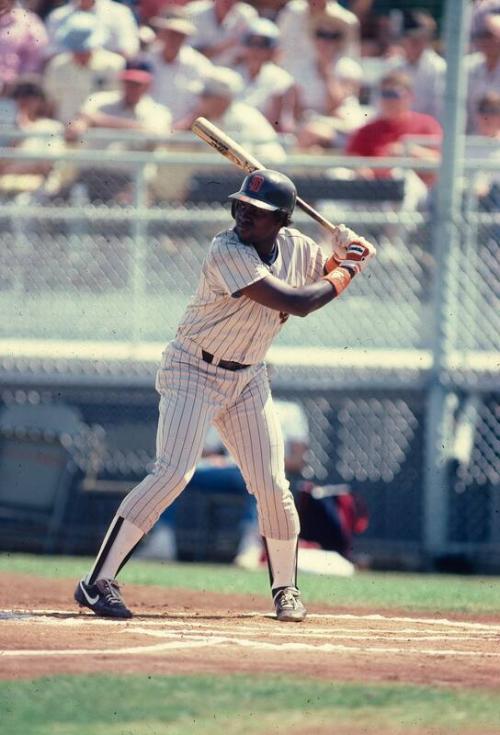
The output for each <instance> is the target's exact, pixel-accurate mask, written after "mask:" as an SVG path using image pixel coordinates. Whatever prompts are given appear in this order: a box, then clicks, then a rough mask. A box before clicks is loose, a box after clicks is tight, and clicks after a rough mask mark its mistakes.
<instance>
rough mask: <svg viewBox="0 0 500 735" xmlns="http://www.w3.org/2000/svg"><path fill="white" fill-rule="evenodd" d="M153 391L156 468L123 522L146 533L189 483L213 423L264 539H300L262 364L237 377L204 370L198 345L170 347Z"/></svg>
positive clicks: (125, 509) (134, 494)
mask: <svg viewBox="0 0 500 735" xmlns="http://www.w3.org/2000/svg"><path fill="white" fill-rule="evenodd" d="M156 389H157V391H158V392H159V394H160V407H159V420H158V431H157V437H156V461H155V464H154V467H153V469H152V471H151V473H150V474H149V475H147V476H146V477H145V478H144V480H143V481H142V482H141V483H140V484H139V485H137V486H136V487H135V488H134V489H133V490H131V491H130V493H129V494H128V495H127V496H126V498H125V499H124V500H123V502H122V504H121V505H120V508H119V509H118V514H119V515H121V516H123V517H124V518H127V519H128V520H129V521H130V522H131V523H134V524H135V525H136V526H138V527H139V528H141V529H142V530H143V531H144V533H147V532H148V531H149V530H150V528H151V527H152V526H153V525H154V524H155V523H156V521H157V520H158V518H159V516H160V515H161V513H162V512H163V511H164V510H165V508H167V507H168V506H169V505H170V504H171V503H172V502H173V501H174V500H175V498H176V497H177V496H178V495H179V494H180V493H181V492H182V490H183V489H184V487H185V486H186V484H187V483H188V482H189V481H190V479H191V478H192V476H193V474H194V471H195V468H196V464H197V462H198V461H199V459H200V457H201V452H202V449H203V444H204V441H205V436H206V433H207V430H208V427H209V426H210V424H211V423H213V424H214V425H215V426H216V428H217V429H218V431H219V433H220V435H221V437H222V439H223V441H224V443H225V445H226V447H227V448H228V450H229V451H230V453H231V454H232V456H233V457H234V459H235V461H236V462H237V463H238V465H239V467H240V469H241V472H242V475H243V477H244V479H245V482H246V485H247V488H248V489H249V491H250V492H251V493H252V494H254V495H255V498H256V500H257V509H258V517H259V527H260V532H261V534H262V535H263V536H266V537H267V538H274V539H291V538H294V537H295V536H297V535H298V533H299V519H298V514H297V510H296V508H295V503H294V500H293V496H292V494H291V491H290V488H289V484H288V481H287V479H286V477H285V467H284V447H283V437H282V433H281V427H280V424H279V420H278V418H277V416H276V413H275V410H274V406H273V402H272V398H271V391H270V387H269V380H268V376H267V370H266V367H265V364H264V363H260V364H258V365H253V366H251V367H249V368H246V369H244V370H239V371H234V372H233V371H229V370H225V369H223V368H219V367H216V366H214V365H212V364H208V363H206V362H204V361H203V360H202V358H201V349H199V348H198V347H197V346H195V345H193V343H182V344H181V343H179V342H172V343H170V344H169V346H168V347H167V349H166V351H165V352H164V354H163V358H162V362H161V365H160V368H159V370H158V372H157V376H156Z"/></svg>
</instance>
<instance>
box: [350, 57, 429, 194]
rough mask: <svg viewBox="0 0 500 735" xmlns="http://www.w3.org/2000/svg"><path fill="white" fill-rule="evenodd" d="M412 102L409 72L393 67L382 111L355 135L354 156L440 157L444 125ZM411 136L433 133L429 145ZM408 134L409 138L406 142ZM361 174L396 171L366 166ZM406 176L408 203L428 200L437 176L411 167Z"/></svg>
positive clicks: (381, 101)
mask: <svg viewBox="0 0 500 735" xmlns="http://www.w3.org/2000/svg"><path fill="white" fill-rule="evenodd" d="M412 103H413V87H412V82H411V79H410V77H409V76H408V75H407V74H404V73H403V72H401V71H393V72H390V73H389V74H387V75H386V76H384V77H383V79H382V80H381V83H380V87H379V111H378V114H377V116H376V117H375V118H374V119H373V120H372V121H371V122H369V123H367V124H366V125H363V126H362V127H361V128H360V129H359V130H357V131H356V132H355V133H354V134H353V135H352V136H351V138H350V139H349V141H348V143H347V147H346V152H347V153H348V154H349V155H354V156H370V157H371V156H373V157H375V156H396V157H397V156H408V155H409V156H411V157H414V158H417V159H427V160H437V159H438V158H439V156H440V152H439V150H438V146H439V141H440V140H441V138H442V128H441V125H440V124H439V122H438V121H437V120H436V119H435V118H434V117H431V116H430V115H425V114H423V113H421V112H414V111H413V110H412V109H411V107H412ZM411 136H418V137H421V136H425V137H429V145H423V144H422V143H421V142H418V143H411ZM405 138H409V140H408V141H407V142H406V143H405ZM358 175H361V176H363V177H364V178H368V179H373V178H377V177H387V176H391V175H392V173H391V172H390V171H387V170H385V169H384V170H381V169H369V168H365V169H362V170H359V171H358ZM398 175H400V174H398ZM405 179H406V195H405V206H406V207H408V208H414V207H418V206H421V205H422V204H424V202H425V201H426V199H427V193H428V187H429V186H430V185H431V184H432V183H433V181H434V176H429V175H424V174H422V175H419V176H417V175H415V174H414V173H413V172H412V171H409V172H408V174H405Z"/></svg>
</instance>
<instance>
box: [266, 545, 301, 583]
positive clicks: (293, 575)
mask: <svg viewBox="0 0 500 735" xmlns="http://www.w3.org/2000/svg"><path fill="white" fill-rule="evenodd" d="M266 546H267V556H268V561H269V569H270V572H271V579H272V582H271V589H273V590H274V589H276V588H277V587H295V586H296V585H297V536H295V537H294V538H290V539H284V540H283V539H276V538H266Z"/></svg>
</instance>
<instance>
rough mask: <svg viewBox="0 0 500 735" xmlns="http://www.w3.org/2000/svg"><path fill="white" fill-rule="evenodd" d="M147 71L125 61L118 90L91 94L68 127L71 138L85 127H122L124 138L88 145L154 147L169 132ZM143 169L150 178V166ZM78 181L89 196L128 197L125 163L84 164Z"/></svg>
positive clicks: (166, 112) (143, 66) (141, 64)
mask: <svg viewBox="0 0 500 735" xmlns="http://www.w3.org/2000/svg"><path fill="white" fill-rule="evenodd" d="M151 71H152V70H151V67H150V66H149V65H148V64H146V63H145V62H143V61H139V62H133V61H131V62H128V63H127V66H126V68H125V69H124V70H123V71H122V72H121V73H120V81H121V89H120V90H117V91H111V92H99V93H97V94H94V95H92V96H91V97H90V98H89V99H88V100H87V101H86V103H85V104H84V105H83V107H82V109H81V110H80V112H79V114H78V116H77V117H76V119H75V120H74V121H73V123H72V125H71V126H70V128H69V130H71V134H70V135H71V137H72V140H81V138H82V137H83V136H84V135H85V133H86V132H87V130H88V129H89V128H93V129H97V128H99V129H103V130H115V131H117V132H118V131H123V132H126V133H127V134H128V135H127V139H126V140H123V141H121V142H120V140H117V141H113V140H111V139H108V142H107V141H106V139H105V138H102V139H101V140H99V139H98V138H97V139H95V140H93V141H92V148H93V149H96V148H108V149H114V150H117V149H121V148H125V149H126V150H131V149H132V150H148V149H152V148H153V147H154V145H155V138H158V139H162V138H164V137H165V136H167V135H169V134H170V128H171V123H172V117H171V115H170V112H169V110H168V109H167V108H166V107H164V106H163V105H160V104H158V103H157V102H155V101H154V100H153V99H152V97H151V96H150V95H149V90H150V88H151V83H152V73H151ZM117 137H119V136H117ZM145 173H146V180H149V181H150V180H151V178H152V177H153V176H154V175H155V174H156V171H155V169H154V167H153V166H147V167H146V169H145ZM78 182H79V183H81V184H83V185H84V186H85V188H86V192H87V196H88V197H89V199H90V200H96V199H100V200H101V201H102V200H108V199H114V198H118V199H119V200H120V201H122V202H123V201H125V200H128V198H129V197H130V192H131V187H132V173H131V171H130V169H129V168H127V167H126V165H125V166H124V167H123V169H122V168H120V167H118V168H117V167H116V166H114V167H113V169H109V168H108V169H105V168H102V167H99V168H98V167H91V168H87V167H85V168H82V169H80V171H79V174H78ZM73 184H74V182H72V185H73Z"/></svg>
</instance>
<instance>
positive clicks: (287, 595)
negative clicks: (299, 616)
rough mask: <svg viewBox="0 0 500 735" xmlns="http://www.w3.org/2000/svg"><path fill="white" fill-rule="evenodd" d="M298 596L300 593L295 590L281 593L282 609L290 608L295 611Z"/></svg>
mask: <svg viewBox="0 0 500 735" xmlns="http://www.w3.org/2000/svg"><path fill="white" fill-rule="evenodd" d="M298 596H299V593H298V591H297V592H296V591H295V590H292V589H286V590H283V592H282V593H281V599H280V602H281V606H282V607H285V606H287V607H288V606H289V607H292V608H293V609H295V608H296V607H297V598H298Z"/></svg>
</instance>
